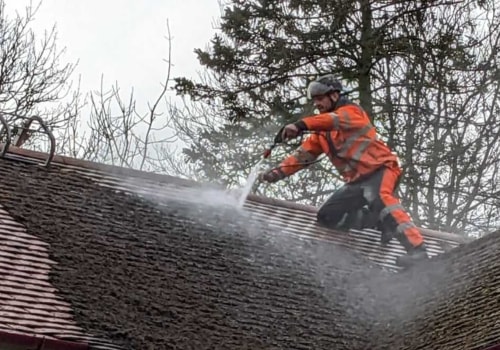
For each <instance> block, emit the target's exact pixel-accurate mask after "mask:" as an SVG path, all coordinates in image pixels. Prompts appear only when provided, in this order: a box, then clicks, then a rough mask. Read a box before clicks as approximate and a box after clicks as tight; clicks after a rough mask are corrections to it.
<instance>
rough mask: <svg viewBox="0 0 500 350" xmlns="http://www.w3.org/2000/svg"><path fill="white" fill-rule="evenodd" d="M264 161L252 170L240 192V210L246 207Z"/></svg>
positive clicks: (260, 161)
mask: <svg viewBox="0 0 500 350" xmlns="http://www.w3.org/2000/svg"><path fill="white" fill-rule="evenodd" d="M263 160H264V159H261V160H259V162H258V163H257V164H255V165H254V166H253V168H252V170H251V171H250V174H249V175H248V177H247V180H246V183H245V185H244V186H243V188H242V189H241V191H240V197H239V199H238V208H243V206H244V205H245V201H246V199H247V197H248V195H249V194H250V191H252V187H253V184H254V183H255V181H256V180H257V177H258V176H259V171H260V165H261V164H262V161H263Z"/></svg>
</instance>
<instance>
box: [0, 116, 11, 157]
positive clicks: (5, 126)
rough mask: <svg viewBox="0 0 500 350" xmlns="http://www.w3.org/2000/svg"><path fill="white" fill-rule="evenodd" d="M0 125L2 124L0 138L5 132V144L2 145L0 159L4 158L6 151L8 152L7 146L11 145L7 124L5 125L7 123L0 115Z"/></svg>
mask: <svg viewBox="0 0 500 350" xmlns="http://www.w3.org/2000/svg"><path fill="white" fill-rule="evenodd" d="M0 123H2V128H1V129H0V136H1V135H3V133H4V132H5V135H6V139H5V142H4V143H3V148H2V150H1V151H0V157H2V158H3V157H4V156H5V154H6V153H7V151H8V150H9V146H10V143H11V140H12V139H11V134H10V129H9V124H7V121H6V120H5V118H4V117H3V115H2V114H1V113H0Z"/></svg>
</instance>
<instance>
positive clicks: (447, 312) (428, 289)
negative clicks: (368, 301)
mask: <svg viewBox="0 0 500 350" xmlns="http://www.w3.org/2000/svg"><path fill="white" fill-rule="evenodd" d="M499 254H500V232H497V233H494V234H490V235H488V236H485V237H483V238H481V239H478V240H476V241H474V242H471V243H468V244H466V245H463V246H461V247H458V248H455V249H454V250H452V251H451V252H448V253H445V254H443V255H441V256H439V257H436V258H434V259H432V260H431V261H429V262H427V263H425V264H422V265H420V266H418V267H417V268H416V269H415V270H414V271H412V272H411V273H405V274H401V275H396V276H391V277H390V279H389V283H388V284H386V285H385V288H384V290H385V292H386V295H385V297H384V300H385V304H386V305H389V307H390V308H392V309H393V310H392V311H393V312H392V315H391V316H390V317H392V320H389V321H388V323H386V324H385V325H381V327H380V328H378V329H377V330H376V332H380V333H385V334H386V337H387V344H390V346H391V348H394V349H401V350H405V349H408V350H417V349H430V348H432V349H440V350H441V349H442V350H448V349H449V350H452V349H457V348H460V349H474V350H479V349H486V348H488V347H491V346H493V345H500V259H498V256H499ZM380 292H381V290H379V293H380ZM385 346H387V345H384V346H376V347H373V349H385V348H386V347H385Z"/></svg>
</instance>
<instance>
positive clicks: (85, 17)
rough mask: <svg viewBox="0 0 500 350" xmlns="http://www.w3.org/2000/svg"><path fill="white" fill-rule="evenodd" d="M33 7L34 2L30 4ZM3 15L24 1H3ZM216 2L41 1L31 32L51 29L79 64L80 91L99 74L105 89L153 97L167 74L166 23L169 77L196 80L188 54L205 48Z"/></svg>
mask: <svg viewBox="0 0 500 350" xmlns="http://www.w3.org/2000/svg"><path fill="white" fill-rule="evenodd" d="M33 2H34V3H35V4H38V1H37V0H33ZM5 3H6V10H7V13H12V12H14V11H16V10H18V11H24V8H25V7H26V6H27V5H28V4H29V0H5ZM219 15H220V11H219V4H218V1H217V0H147V1H138V0H85V1H73V0H71V1H70V0H43V1H42V3H41V7H40V9H39V11H38V13H37V15H36V17H35V21H34V23H33V29H34V30H35V32H37V33H41V35H42V34H43V30H44V29H50V28H51V27H52V26H53V25H54V24H55V25H56V27H57V32H58V40H57V43H58V46H59V48H66V54H65V56H64V57H65V58H66V59H67V61H69V62H76V61H77V60H79V62H78V67H77V70H76V72H75V76H74V77H76V76H77V74H81V76H82V88H83V90H84V91H86V90H89V89H98V87H99V83H100V78H101V74H104V79H105V83H107V86H110V85H111V84H113V83H114V82H115V81H118V83H119V86H120V87H122V90H123V89H127V91H129V89H130V87H131V86H134V90H135V92H136V97H137V98H138V99H139V98H143V97H144V96H148V95H149V96H152V95H154V94H155V93H158V91H159V89H160V85H159V84H160V82H161V81H163V79H164V77H165V72H166V63H165V62H164V61H163V59H166V58H167V53H168V51H167V49H168V42H167V40H166V35H167V20H168V23H169V27H170V33H171V36H172V39H173V40H172V63H173V67H172V75H173V76H179V75H182V76H188V77H195V76H196V71H197V70H199V69H200V66H199V64H198V62H197V60H196V57H195V54H194V53H193V50H194V49H195V48H205V47H206V45H207V44H208V42H209V40H210V39H211V37H212V36H213V34H214V32H215V31H214V29H213V28H214V26H215V24H216V21H217V19H218V18H219Z"/></svg>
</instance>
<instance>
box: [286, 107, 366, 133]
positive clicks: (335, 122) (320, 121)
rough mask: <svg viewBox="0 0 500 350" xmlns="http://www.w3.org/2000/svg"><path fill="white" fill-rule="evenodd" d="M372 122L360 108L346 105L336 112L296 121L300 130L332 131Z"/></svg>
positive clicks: (362, 125)
mask: <svg viewBox="0 0 500 350" xmlns="http://www.w3.org/2000/svg"><path fill="white" fill-rule="evenodd" d="M367 124H370V119H369V118H368V116H367V115H366V114H365V113H364V112H363V111H362V110H361V109H359V108H355V107H351V106H344V107H340V108H339V109H337V110H336V111H335V112H330V113H322V114H318V115H315V116H310V117H306V118H303V119H302V120H300V121H298V122H297V123H295V125H296V126H297V127H298V128H299V129H300V130H311V131H331V130H340V129H344V130H349V129H359V128H362V127H364V126H366V125H367Z"/></svg>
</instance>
